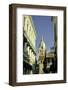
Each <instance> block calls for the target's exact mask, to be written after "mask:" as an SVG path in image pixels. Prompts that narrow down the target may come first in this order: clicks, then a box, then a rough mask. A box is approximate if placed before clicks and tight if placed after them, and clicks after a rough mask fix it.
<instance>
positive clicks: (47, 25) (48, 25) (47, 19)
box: [32, 16, 54, 51]
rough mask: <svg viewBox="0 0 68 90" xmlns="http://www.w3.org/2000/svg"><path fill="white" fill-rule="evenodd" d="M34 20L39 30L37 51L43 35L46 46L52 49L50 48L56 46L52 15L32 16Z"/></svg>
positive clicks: (37, 30)
mask: <svg viewBox="0 0 68 90" xmlns="http://www.w3.org/2000/svg"><path fill="white" fill-rule="evenodd" d="M32 20H33V23H34V25H35V29H36V32H37V37H36V51H38V48H39V44H40V41H41V39H42V36H43V40H44V42H45V46H46V48H47V49H48V50H50V48H51V47H53V46H54V33H53V27H52V22H51V16H32Z"/></svg>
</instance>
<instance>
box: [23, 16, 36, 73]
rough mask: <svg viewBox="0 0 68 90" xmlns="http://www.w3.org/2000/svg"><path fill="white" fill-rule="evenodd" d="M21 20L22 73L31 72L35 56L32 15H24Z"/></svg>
mask: <svg viewBox="0 0 68 90" xmlns="http://www.w3.org/2000/svg"><path fill="white" fill-rule="evenodd" d="M23 20H24V21H23V22H24V25H23V49H24V50H23V53H24V54H23V59H24V62H23V74H32V73H33V71H32V70H33V65H34V63H35V56H36V50H35V49H36V46H35V44H36V30H35V26H34V23H33V20H32V16H28V15H25V16H24V18H23Z"/></svg>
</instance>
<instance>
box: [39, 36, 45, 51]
mask: <svg viewBox="0 0 68 90" xmlns="http://www.w3.org/2000/svg"><path fill="white" fill-rule="evenodd" d="M40 48H42V49H44V50H45V49H46V46H45V42H44V41H43V37H42V40H41V42H40Z"/></svg>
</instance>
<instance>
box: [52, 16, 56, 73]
mask: <svg viewBox="0 0 68 90" xmlns="http://www.w3.org/2000/svg"><path fill="white" fill-rule="evenodd" d="M51 20H52V25H53V32H54V54H55V61H54V65H55V67H54V68H55V72H57V16H53V17H52V19H51Z"/></svg>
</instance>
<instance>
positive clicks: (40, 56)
mask: <svg viewBox="0 0 68 90" xmlns="http://www.w3.org/2000/svg"><path fill="white" fill-rule="evenodd" d="M45 50H46V46H45V42H44V41H43V37H42V40H41V42H40V45H39V48H38V64H39V74H43V73H44V71H43V68H44V60H45Z"/></svg>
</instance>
